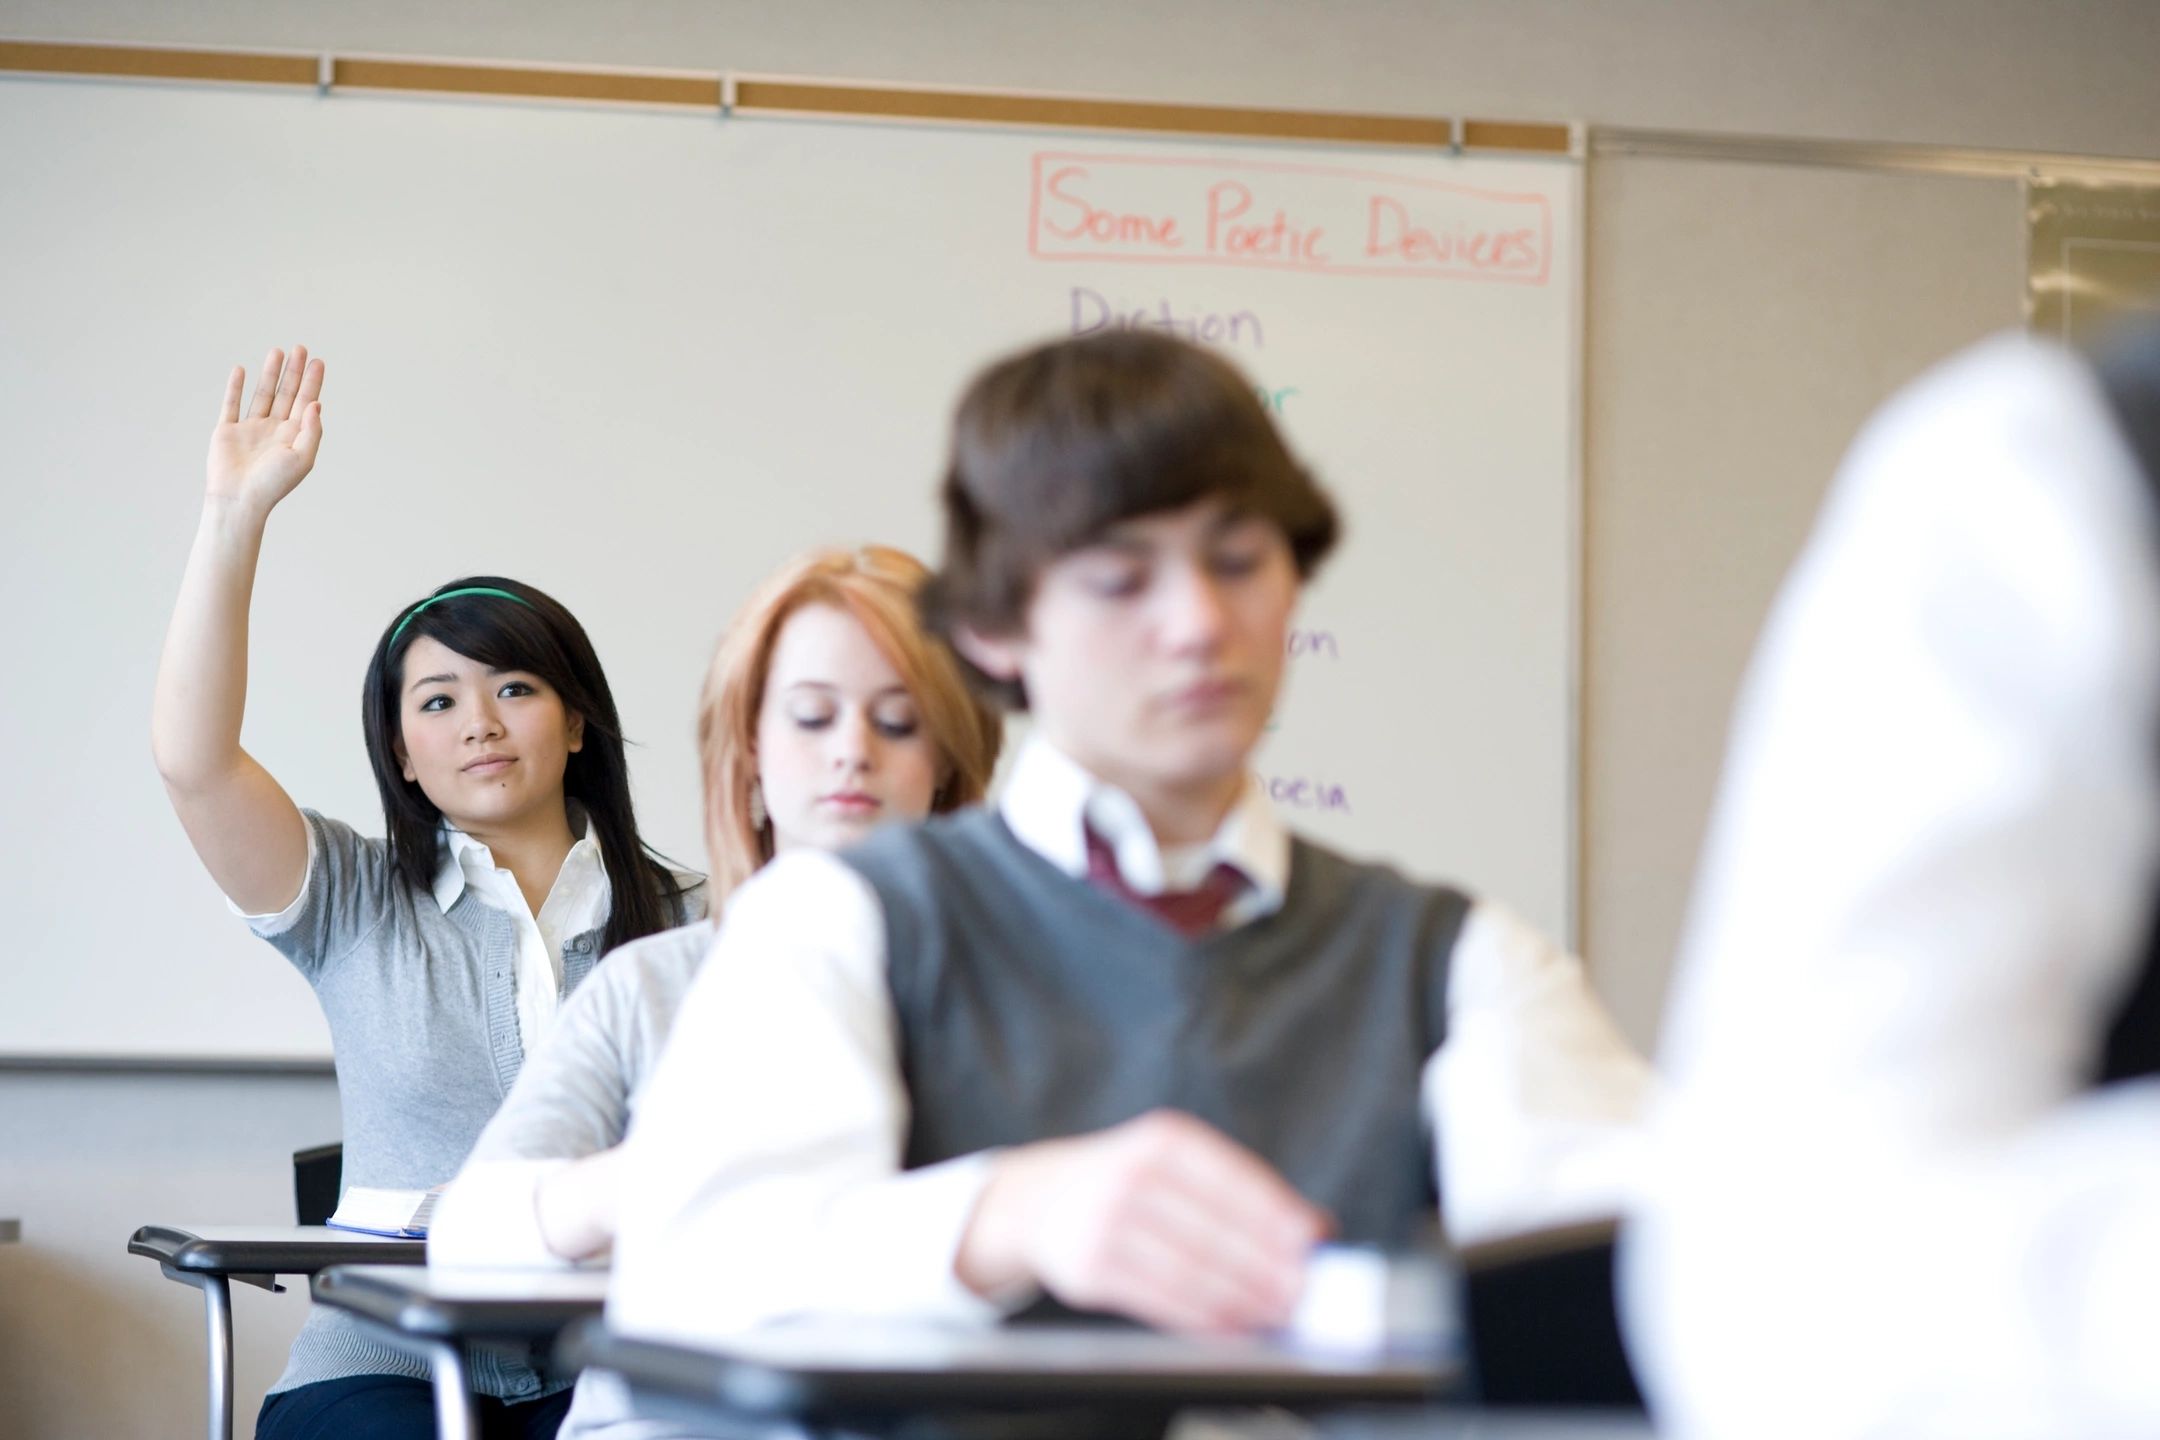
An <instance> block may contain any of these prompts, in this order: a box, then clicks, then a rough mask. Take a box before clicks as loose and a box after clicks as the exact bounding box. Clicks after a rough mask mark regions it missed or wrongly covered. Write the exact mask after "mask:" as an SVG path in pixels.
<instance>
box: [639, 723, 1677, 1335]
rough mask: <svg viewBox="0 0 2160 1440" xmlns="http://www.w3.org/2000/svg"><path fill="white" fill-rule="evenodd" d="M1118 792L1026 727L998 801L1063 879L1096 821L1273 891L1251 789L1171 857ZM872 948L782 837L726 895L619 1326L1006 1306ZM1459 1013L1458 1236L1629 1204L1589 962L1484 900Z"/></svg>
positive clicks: (1633, 1156) (1436, 1062)
mask: <svg viewBox="0 0 2160 1440" xmlns="http://www.w3.org/2000/svg"><path fill="white" fill-rule="evenodd" d="M1120 800H1122V801H1123V805H1130V804H1131V802H1130V799H1129V797H1116V796H1115V794H1114V791H1113V790H1112V787H1109V786H1106V785H1103V784H1102V783H1101V782H1099V781H1095V780H1094V779H1093V778H1092V777H1090V776H1088V775H1087V774H1086V772H1084V771H1081V770H1080V769H1079V767H1078V766H1076V765H1074V764H1073V763H1072V762H1071V761H1070V760H1069V759H1067V758H1065V757H1064V756H1061V755H1059V754H1058V753H1057V752H1056V751H1055V750H1053V749H1051V748H1050V747H1049V746H1048V744H1047V743H1046V742H1044V741H1043V740H1042V739H1040V738H1039V737H1037V738H1036V739H1033V740H1031V741H1030V742H1029V744H1028V747H1027V749H1025V750H1024V751H1023V752H1022V754H1021V755H1020V757H1019V758H1018V760H1017V761H1016V762H1015V766H1014V770H1013V774H1012V778H1011V782H1010V784H1009V785H1008V787H1007V789H1006V791H1005V793H1004V796H1003V799H1002V801H1001V804H1000V809H1001V812H1002V814H1003V816H1004V819H1005V821H1006V823H1007V825H1008V827H1009V828H1011V830H1012V831H1013V833H1014V834H1015V835H1016V836H1017V837H1018V838H1019V839H1020V841H1021V843H1023V844H1025V845H1027V846H1029V847H1030V848H1031V849H1034V850H1036V851H1037V852H1038V853H1040V854H1041V855H1042V856H1043V857H1044V858H1045V859H1046V860H1048V861H1050V862H1051V863H1052V864H1054V865H1056V866H1058V867H1059V868H1060V869H1063V870H1064V871H1066V872H1067V873H1068V874H1073V875H1082V874H1084V873H1085V871H1086V865H1087V859H1086V842H1085V829H1084V827H1085V825H1087V824H1093V825H1094V826H1095V827H1096V828H1097V830H1098V833H1101V834H1103V836H1104V838H1105V839H1106V840H1108V841H1110V843H1111V844H1112V846H1113V848H1114V849H1115V851H1116V852H1117V854H1118V857H1119V861H1120V864H1121V866H1124V865H1130V866H1131V868H1130V869H1129V870H1126V871H1124V872H1123V874H1124V878H1125V879H1126V881H1127V883H1128V884H1129V885H1130V886H1131V887H1132V888H1134V889H1135V890H1140V889H1143V888H1146V887H1147V886H1148V885H1149V883H1150V882H1151V881H1152V882H1156V883H1155V887H1154V888H1158V889H1159V888H1161V884H1160V883H1159V882H1160V881H1161V880H1164V879H1171V878H1175V877H1172V876H1171V875H1170V873H1169V872H1170V871H1171V870H1172V869H1173V868H1175V865H1177V864H1183V865H1195V864H1201V863H1203V860H1204V862H1205V863H1207V864H1212V863H1213V861H1214V859H1215V858H1222V859H1225V860H1228V861H1230V863H1233V864H1236V865H1237V866H1238V867H1239V868H1240V869H1241V870H1243V871H1245V873H1246V874H1247V876H1248V878H1249V879H1250V880H1252V882H1253V894H1254V897H1255V898H1254V899H1253V900H1252V901H1251V902H1249V903H1253V904H1269V905H1273V906H1279V905H1280V904H1281V896H1282V893H1283V884H1284V881H1285V878H1286V876H1287V869H1288V864H1289V839H1288V836H1287V833H1286V832H1285V831H1283V829H1282V827H1281V825H1280V824H1279V822H1277V821H1276V820H1275V818H1274V816H1273V815H1272V813H1271V812H1270V811H1269V810H1268V808H1267V806H1266V803H1265V801H1264V800H1263V799H1262V798H1260V796H1259V794H1258V792H1257V790H1255V789H1248V790H1247V792H1246V793H1245V795H1244V796H1243V797H1242V798H1241V799H1240V800H1239V802H1238V804H1237V806H1236V807H1235V808H1234V809H1233V811H1232V813H1231V816H1230V817H1229V819H1228V820H1227V821H1226V822H1225V824H1224V826H1223V828H1222V829H1221V830H1220V831H1219V832H1218V833H1217V835H1216V837H1215V838H1214V840H1213V841H1211V842H1210V843H1209V844H1208V845H1207V846H1203V847H1200V849H1201V850H1202V851H1203V852H1204V855H1203V856H1200V857H1185V858H1184V859H1183V860H1182V861H1180V862H1174V864H1173V865H1166V864H1164V862H1163V857H1161V856H1159V855H1153V856H1151V855H1150V853H1149V852H1150V851H1152V849H1153V839H1152V836H1146V837H1145V838H1143V834H1142V833H1141V832H1144V830H1145V826H1144V823H1143V825H1142V827H1141V832H1136V831H1135V830H1133V829H1132V828H1131V826H1130V825H1129V824H1127V823H1126V821H1125V819H1122V818H1120V816H1119V814H1118V811H1119V810H1120V809H1122V808H1123V805H1121V804H1120V803H1119V802H1120ZM1133 813H1134V814H1137V809H1135V810H1134V811H1133ZM1270 897H1272V898H1270ZM1245 918H1246V919H1247V920H1249V918H1250V917H1249V916H1248V917H1245ZM1231 923H1243V922H1242V921H1239V920H1236V919H1233V920H1232V922H1231ZM885 964H886V959H885V931H884V919H883V913H882V911H881V910H880V908H879V904H878V900H877V896H876V894H875V892H874V891H873V890H872V889H871V887H870V885H869V883H868V882H867V881H866V880H864V879H863V878H862V877H861V876H860V875H859V874H857V873H856V872H855V871H854V870H852V869H850V868H849V867H848V866H847V865H846V864H845V863H843V862H842V861H840V860H838V859H836V858H835V857H834V856H832V855H830V854H826V853H823V852H819V851H793V852H790V853H789V854H787V855H784V856H782V857H780V858H779V859H777V860H775V861H774V862H773V863H772V864H770V865H768V866H766V867H765V868H764V869H763V870H762V871H760V872H759V873H758V874H757V875H756V876H755V877H753V878H752V879H751V880H750V881H749V883H747V884H746V885H744V886H743V887H742V888H741V889H740V890H738V891H736V892H735V894H734V895H733V896H732V897H731V898H730V901H729V906H728V911H727V915H726V917H725V921H724V923H723V925H722V927H721V930H720V934H719V937H718V939H717V941H716V942H715V945H714V950H713V953H712V956H711V957H710V959H708V960H707V962H706V964H705V966H704V968H703V969H702V970H701V971H700V972H699V975H698V979H697V980H696V981H695V982H694V983H693V984H692V986H691V989H690V993H689V995H688V997H687V998H686V999H685V1001H684V1003H683V1008H682V1011H681V1014H680V1015H679V1016H678V1018H677V1021H676V1028H675V1031H674V1035H673V1037H672V1039H671V1040H670V1042H669V1045H668V1048H667V1051H666V1053H665V1054H664V1055H663V1056H662V1057H661V1059H660V1063H659V1065H658V1067H657V1069H656V1070H655V1072H654V1074H653V1077H652V1080H651V1083H650V1084H649V1085H648V1087H647V1089H646V1092H645V1097H644V1100H643V1102H642V1105H641V1107H640V1109H639V1111H638V1114H637V1117H636V1119H635V1121H634V1122H633V1124H632V1126H631V1132H630V1138H629V1141H628V1144H627V1151H626V1160H625V1164H626V1167H627V1175H626V1179H625V1184H624V1197H625V1198H624V1202H623V1219H622V1227H621V1231H620V1233H619V1235H618V1239H617V1245H616V1265H615V1281H614V1285H613V1288H612V1291H611V1294H610V1300H609V1309H610V1315H611V1317H612V1318H613V1319H614V1321H615V1322H616V1323H617V1324H618V1325H621V1326H622V1327H624V1328H625V1329H627V1330H630V1331H633V1332H636V1333H641V1334H653V1335H668V1336H674V1337H678V1338H683V1339H689V1340H696V1339H711V1338H717V1337H720V1336H724V1335H727V1334H730V1333H735V1332H738V1331H740V1330H741V1329H743V1328H745V1327H747V1326H751V1325H755V1324H757V1323H760V1322H762V1321H765V1320H769V1319H772V1318H774V1317H776V1316H779V1315H782V1314H790V1313H803V1312H812V1313H850V1314H873V1315H875V1314H883V1315H907V1316H917V1317H932V1316H942V1317H947V1318H954V1319H963V1320H975V1321H985V1322H986V1321H988V1320H991V1319H994V1318H996V1317H997V1316H998V1315H999V1314H1000V1313H1001V1312H1000V1307H999V1306H998V1305H996V1304H993V1303H992V1302H990V1301H988V1300H985V1299H984V1298H982V1297H981V1296H978V1295H976V1294H974V1293H973V1292H972V1291H970V1290H969V1289H967V1288H966V1287H965V1286H964V1285H962V1284H961V1283H960V1281H959V1280H958V1279H957V1278H956V1277H955V1275H954V1274H953V1260H954V1257H955V1254H956V1253H957V1250H958V1247H959V1244H960V1240H961V1238H962V1236H963V1234H964V1233H965V1231H966V1228H967V1225H968V1222H969V1219H970V1217H971V1216H972V1214H973V1212H974V1208H975V1204H976V1200H977V1198H978V1196H979V1195H980V1193H981V1190H982V1187H983V1184H984V1183H985V1181H986V1180H987V1179H988V1176H989V1171H990V1163H991V1159H992V1156H991V1155H990V1154H989V1153H978V1154H975V1155H968V1156H963V1157H961V1158H959V1159H955V1160H950V1161H947V1162H945V1163H943V1164H938V1165H932V1166H926V1167H923V1168H921V1169H917V1170H910V1171H902V1170H901V1168H900V1156H901V1147H902V1144H903V1142H904V1138H905V1136H906V1133H907V1129H908V1119H909V1101H908V1093H907V1089H906V1086H905V1083H904V1082H903V1080H902V1077H901V1073H900V1067H899V1056H898V1020H897V1018H896V1016H895V1015H894V1012H893V1008H892V1004H891V999H890V996H889V992H888V990H887V984H886V976H885ZM1448 1005H1449V1013H1448V1040H1447V1042H1446V1043H1445V1044H1444V1045H1443V1046H1442V1047H1441V1048H1440V1050H1438V1051H1437V1052H1435V1055H1434V1057H1433V1059H1432V1061H1431V1062H1430V1063H1429V1064H1428V1065H1427V1067H1426V1073H1425V1080H1424V1086H1423V1090H1424V1099H1425V1102H1426V1104H1427V1105H1428V1107H1430V1109H1431V1111H1432V1113H1434V1114H1435V1115H1437V1116H1438V1117H1439V1124H1440V1133H1441V1136H1442V1142H1441V1143H1442V1151H1443V1153H1442V1156H1441V1163H1440V1175H1441V1178H1442V1183H1443V1184H1444V1186H1445V1187H1446V1190H1445V1193H1446V1196H1447V1205H1446V1209H1447V1214H1448V1217H1449V1224H1450V1227H1451V1229H1452V1230H1453V1231H1454V1232H1455V1234H1456V1236H1457V1238H1458V1239H1475V1238H1482V1237H1489V1236H1493V1235H1497V1234H1502V1233H1505V1232H1507V1231H1509V1230H1511V1229H1527V1228H1534V1227H1536V1226H1539V1225H1542V1224H1547V1223H1552V1222H1555V1221H1558V1220H1562V1219H1569V1218H1579V1217H1581V1216H1582V1215H1584V1214H1588V1213H1601V1212H1602V1213H1610V1212H1611V1211H1613V1210H1614V1209H1616V1208H1617V1207H1618V1206H1619V1205H1620V1204H1622V1203H1623V1202H1624V1201H1625V1200H1626V1199H1627V1198H1628V1196H1629V1195H1630V1193H1631V1190H1632V1186H1633V1183H1634V1179H1635V1166H1636V1164H1637V1161H1638V1155H1639V1145H1638V1137H1637V1124H1636V1122H1637V1117H1638V1115H1639V1113H1640V1109H1641V1107H1642V1104H1643V1102H1644V1100H1645V1094H1646V1090H1647V1088H1648V1084H1649V1073H1648V1069H1647V1067H1646V1066H1645V1065H1644V1064H1643V1063H1642V1061H1641V1060H1640V1058H1638V1057H1637V1056H1636V1055H1635V1054H1634V1052H1633V1051H1631V1050H1630V1049H1629V1048H1628V1046H1627V1043H1626V1042H1625V1041H1624V1040H1623V1039H1622V1038H1621V1036H1620V1034H1619V1032H1618V1030H1617V1028H1616V1027H1614V1026H1613V1024H1612V1022H1611V1021H1610V1019H1609V1018H1608V1017H1607V1015H1606V1013H1605V1011H1604V1009H1603V1007H1602V1006H1601V1005H1600V1004H1599V1003H1598V1001H1597V1000H1596V998H1595V996H1594V995H1593V994H1592V993H1591V991H1590V988H1589V985H1588V983H1587V981H1586V980H1585V978H1584V976H1583V973H1582V968H1581V966H1580V965H1579V964H1578V963H1577V962H1576V961H1575V960H1574V959H1573V958H1572V957H1570V956H1568V955H1566V954H1565V953H1563V952H1562V951H1560V950H1558V949H1557V948H1555V947H1554V946H1552V945H1551V944H1549V943H1548V942H1546V941H1545V940H1544V939H1543V938H1542V937H1541V936H1539V935H1538V934H1537V933H1536V932H1535V931H1533V930H1531V929H1530V927H1528V926H1527V925H1525V924H1523V923H1522V922H1521V921H1520V920H1518V919H1516V918H1515V917H1514V916H1512V915H1510V914H1509V913H1508V912H1506V911H1505V910H1502V909H1500V908H1498V907H1496V906H1493V905H1490V904H1486V903H1482V902H1481V903H1479V904H1477V905H1476V906H1475V907H1474V908H1473V909H1472V911H1471V913H1470V915H1469V916H1468V917H1467V919H1466V920H1465V921H1464V924H1463V928H1462V932H1461V935H1460V938H1459V939H1458V941H1457V943H1456V947H1455V950H1454V953H1453V958H1452V961H1451V964H1450V967H1449V980H1448ZM1004 1298H1006V1299H1007V1300H1011V1299H1012V1298H1014V1297H1004Z"/></svg>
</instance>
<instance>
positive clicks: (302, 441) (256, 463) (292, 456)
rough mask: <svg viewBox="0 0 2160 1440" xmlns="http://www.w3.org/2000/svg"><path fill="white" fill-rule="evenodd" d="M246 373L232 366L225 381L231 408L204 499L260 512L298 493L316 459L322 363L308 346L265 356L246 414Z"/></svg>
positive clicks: (213, 448) (217, 439)
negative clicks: (310, 356) (242, 394)
mask: <svg viewBox="0 0 2160 1440" xmlns="http://www.w3.org/2000/svg"><path fill="white" fill-rule="evenodd" d="M246 383H247V372H246V370H245V369H244V368H243V367H241V366H238V365H235V366H233V371H232V374H231V376H230V377H228V378H227V380H226V382H225V407H224V409H223V410H222V411H221V412H220V414H219V416H218V423H217V428H216V429H215V430H212V431H211V432H210V461H209V466H208V469H209V481H208V484H207V485H206V486H205V487H204V494H205V496H206V498H208V499H212V500H226V501H238V502H240V503H241V504H243V505H246V506H249V507H250V508H252V509H254V510H256V511H257V512H259V513H261V514H265V515H267V514H268V513H269V512H270V508H271V507H272V506H274V505H276V504H277V503H278V501H280V500H282V499H284V498H285V497H286V496H287V495H288V494H290V493H292V489H293V487H294V486H296V485H298V484H299V483H300V481H301V480H302V479H303V478H305V477H306V475H307V473H308V471H309V470H310V469H311V468H312V467H313V466H314V464H315V450H316V447H317V446H319V445H321V444H322V405H321V403H320V402H319V401H318V399H317V397H318V396H320V395H321V394H322V383H323V362H322V361H320V360H313V361H311V360H309V359H308V353H307V347H306V346H304V345H296V346H294V347H293V352H292V358H291V360H290V362H288V361H287V360H286V356H285V352H284V351H282V350H272V351H271V352H270V353H269V354H268V355H267V356H265V357H263V366H262V373H261V374H260V375H259V376H257V377H256V381H255V396H254V398H253V399H252V400H250V401H249V402H248V406H247V412H246V414H245V415H243V414H242V413H241V409H240V392H241V390H242V388H243V387H244V386H245V385H246Z"/></svg>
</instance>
